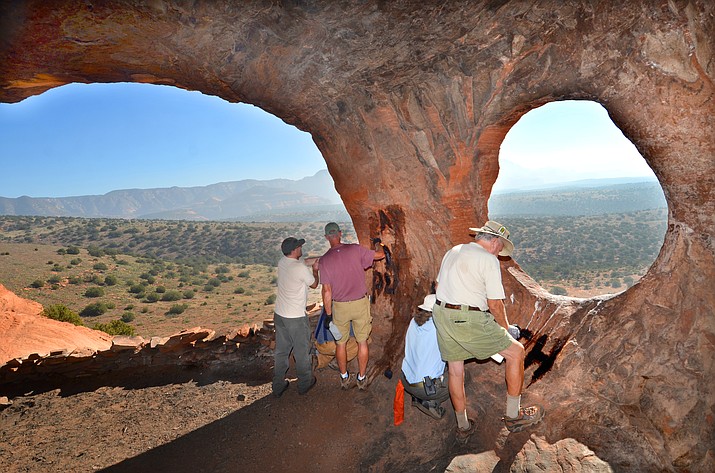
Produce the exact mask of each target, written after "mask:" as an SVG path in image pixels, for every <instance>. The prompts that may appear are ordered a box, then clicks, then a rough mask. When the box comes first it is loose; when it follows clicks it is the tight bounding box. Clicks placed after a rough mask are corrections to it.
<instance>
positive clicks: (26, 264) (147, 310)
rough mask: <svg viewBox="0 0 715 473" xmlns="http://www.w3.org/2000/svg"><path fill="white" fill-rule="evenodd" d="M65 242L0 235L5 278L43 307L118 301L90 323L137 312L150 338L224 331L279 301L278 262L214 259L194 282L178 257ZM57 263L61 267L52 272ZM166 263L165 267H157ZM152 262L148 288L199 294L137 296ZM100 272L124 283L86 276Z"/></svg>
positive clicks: (0, 276)
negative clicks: (94, 250)
mask: <svg viewBox="0 0 715 473" xmlns="http://www.w3.org/2000/svg"><path fill="white" fill-rule="evenodd" d="M60 248H64V247H62V246H52V245H37V244H20V243H4V242H0V284H3V285H4V286H5V287H7V288H8V289H10V290H11V291H13V292H15V293H16V294H18V295H19V296H21V297H24V298H26V299H31V300H34V301H37V302H39V303H41V304H42V305H43V306H48V305H51V304H64V305H66V306H67V307H69V308H70V309H72V310H73V311H75V312H77V313H79V312H80V311H81V310H82V309H83V308H84V307H86V306H87V305H89V304H91V303H94V302H104V303H108V304H114V308H113V309H110V310H109V311H108V312H107V313H105V314H103V315H100V316H97V317H84V322H85V325H87V326H90V327H91V326H93V325H94V324H95V323H107V322H110V321H112V320H116V319H119V318H121V317H122V316H123V315H124V314H125V313H126V312H131V313H132V314H134V317H135V318H134V320H133V321H132V322H130V325H132V326H134V327H135V329H136V334H137V335H141V336H143V337H145V338H148V337H151V336H166V335H170V334H172V333H175V332H177V331H180V330H182V329H184V328H188V327H193V326H202V327H208V328H212V329H214V330H216V331H217V332H218V333H225V332H227V331H229V330H230V329H233V328H237V327H240V326H242V325H244V324H251V323H258V324H261V323H262V321H263V320H264V319H270V318H272V317H273V304H266V301H267V300H268V299H269V297H270V296H271V295H272V294H274V293H275V284H274V279H275V268H273V267H270V266H264V265H240V264H225V265H209V266H208V267H207V269H208V270H207V271H202V272H196V273H195V274H193V275H191V276H189V277H188V281H186V277H184V278H183V279H185V280H184V281H182V280H181V279H182V277H181V274H182V273H181V271H182V270H183V271H187V270H188V267H185V266H182V265H179V264H176V263H170V262H163V263H162V262H160V263H159V265H157V263H156V261H155V260H148V259H145V258H137V257H133V256H127V255H117V256H101V257H93V256H90V255H89V253H88V252H87V250H86V249H81V250H80V254H79V255H70V254H64V255H62V254H58V252H57V251H58V250H59V249H60ZM6 253H9V254H6ZM76 258H79V259H81V260H82V261H81V262H80V263H79V264H76V265H73V264H71V263H70V261H71V260H73V259H76ZM98 263H104V264H106V266H107V269H106V270H98V269H94V266H95V265H96V264H98ZM55 265H59V266H60V267H61V268H62V269H61V270H59V271H54V270H53V268H55ZM161 266H163V269H161V270H159V271H156V269H157V267H161ZM219 266H225V267H227V268H228V272H227V273H220V274H217V273H216V269H217V268H218V267H219ZM153 269H154V272H155V273H156V275H155V276H154V278H155V281H154V282H153V283H152V284H149V285H147V291H146V294H149V293H151V292H154V291H155V289H156V288H157V287H159V286H162V287H164V288H165V289H166V292H169V291H180V292H181V293H182V294H183V292H184V291H188V290H193V291H194V292H195V296H194V298H192V299H181V300H179V301H172V302H167V301H158V302H153V303H149V302H143V300H144V299H137V298H135V294H132V293H130V292H129V287H130V284H131V283H135V284H136V283H139V282H140V281H142V279H141V277H140V276H141V275H142V274H146V273H149V272H151V271H152V270H153ZM246 273H248V275H247V277H245V276H246ZM240 275H243V277H242V276H240ZM53 276H55V277H59V278H60V282H59V283H57V284H55V285H52V284H50V283H47V282H46V281H47V280H48V279H50V278H51V277H53ZM94 276H97V277H99V278H101V279H102V280H104V278H106V277H107V276H115V277H116V278H117V280H118V282H117V284H116V285H113V286H107V285H99V284H96V283H93V282H85V281H86V280H88V279H90V278H92V277H94ZM217 276H221V277H223V278H224V279H225V282H222V283H221V284H219V285H218V287H215V288H214V289H212V290H211V291H210V292H209V291H207V290H206V289H205V288H206V287H207V284H208V282H209V281H210V280H211V279H213V278H216V277H217ZM70 278H79V279H80V280H81V281H82V282H80V283H79V284H71V283H69V280H70ZM35 280H41V281H45V286H44V287H42V288H32V287H30V285H31V284H32V282H33V281H35ZM95 286H99V287H102V289H103V290H104V296H102V297H98V298H88V297H85V295H84V294H85V292H86V290H87V289H88V288H89V287H95ZM239 288H242V290H243V292H242V293H238V291H240V289H239ZM160 295H161V294H160ZM319 297H320V296H319V292H318V291H312V292H311V295H310V299H309V302H316V301H318V300H319ZM175 304H186V305H187V308H186V310H185V311H184V312H183V313H181V314H178V315H172V314H168V311H169V308H170V307H171V306H172V305H175Z"/></svg>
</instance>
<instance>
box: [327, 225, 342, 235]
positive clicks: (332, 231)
mask: <svg viewBox="0 0 715 473" xmlns="http://www.w3.org/2000/svg"><path fill="white" fill-rule="evenodd" d="M339 231H340V227H339V226H338V224H337V223H335V222H330V223H329V224H327V225H326V226H325V234H326V235H335V234H336V233H338V232H339Z"/></svg>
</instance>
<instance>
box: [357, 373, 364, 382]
mask: <svg viewBox="0 0 715 473" xmlns="http://www.w3.org/2000/svg"><path fill="white" fill-rule="evenodd" d="M357 379H358V381H362V380H363V379H365V376H360V373H358V375H357Z"/></svg>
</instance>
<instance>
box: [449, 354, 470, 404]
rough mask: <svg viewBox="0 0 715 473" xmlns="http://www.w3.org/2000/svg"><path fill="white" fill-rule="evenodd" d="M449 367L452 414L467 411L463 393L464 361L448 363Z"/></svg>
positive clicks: (465, 397) (465, 398)
mask: <svg viewBox="0 0 715 473" xmlns="http://www.w3.org/2000/svg"><path fill="white" fill-rule="evenodd" d="M447 364H448V365H449V380H448V382H447V386H448V387H449V396H450V397H451V398H452V406H453V407H454V412H464V411H465V410H466V409H467V395H466V394H465V392H464V361H448V362H447Z"/></svg>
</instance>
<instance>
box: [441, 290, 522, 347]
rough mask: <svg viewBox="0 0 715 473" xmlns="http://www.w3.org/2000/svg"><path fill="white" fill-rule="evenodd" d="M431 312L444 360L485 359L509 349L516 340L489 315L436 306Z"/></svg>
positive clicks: (487, 313)
mask: <svg viewBox="0 0 715 473" xmlns="http://www.w3.org/2000/svg"><path fill="white" fill-rule="evenodd" d="M432 310H433V319H434V324H435V326H436V327H437V343H438V344H439V351H440V353H441V355H442V359H443V360H444V361H463V360H468V359H469V358H476V359H478V360H484V359H487V358H489V357H490V356H492V355H493V354H495V353H499V352H500V351H503V350H506V349H507V348H508V347H509V345H511V343H512V341H513V340H514V339H513V338H511V336H510V335H509V332H507V331H506V329H505V328H504V327H502V326H501V325H499V324H498V323H497V322H496V320H494V316H493V315H492V314H490V313H489V312H480V311H476V310H459V309H447V308H445V307H442V306H440V305H437V304H435V306H434V309H432Z"/></svg>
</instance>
